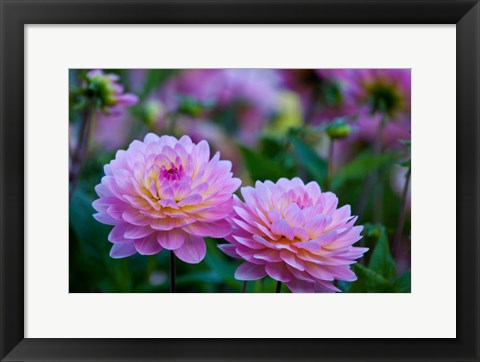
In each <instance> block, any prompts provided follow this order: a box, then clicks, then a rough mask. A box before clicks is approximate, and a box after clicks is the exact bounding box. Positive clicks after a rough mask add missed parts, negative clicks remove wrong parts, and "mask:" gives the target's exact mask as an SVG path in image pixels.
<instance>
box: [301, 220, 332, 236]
mask: <svg viewBox="0 0 480 362" xmlns="http://www.w3.org/2000/svg"><path fill="white" fill-rule="evenodd" d="M326 226H327V219H326V218H325V216H323V215H317V216H314V217H313V218H311V219H307V222H306V223H305V229H306V230H307V232H308V233H309V234H310V236H312V237H315V236H318V235H320V234H321V233H322V232H323V231H324V230H325V227H326Z"/></svg>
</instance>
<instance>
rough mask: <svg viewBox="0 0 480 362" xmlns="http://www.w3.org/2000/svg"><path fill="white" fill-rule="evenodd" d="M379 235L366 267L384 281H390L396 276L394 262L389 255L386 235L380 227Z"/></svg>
mask: <svg viewBox="0 0 480 362" xmlns="http://www.w3.org/2000/svg"><path fill="white" fill-rule="evenodd" d="M379 230H380V235H379V237H378V239H377V243H376V245H375V248H374V249H373V252H372V255H371V257H370V263H369V265H368V267H369V268H370V269H371V270H373V271H374V272H377V273H378V274H380V275H381V276H382V277H384V278H385V279H386V280H392V279H393V278H394V277H395V275H396V273H397V272H396V267H395V261H394V260H393V257H392V254H391V253H390V246H389V244H388V238H387V233H386V231H385V228H384V227H383V226H382V227H380V228H379Z"/></svg>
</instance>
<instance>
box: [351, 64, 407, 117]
mask: <svg viewBox="0 0 480 362" xmlns="http://www.w3.org/2000/svg"><path fill="white" fill-rule="evenodd" d="M347 74H348V76H347V77H348V78H349V79H348V80H349V83H348V90H347V92H348V96H349V97H351V98H352V99H353V100H354V101H355V103H356V104H358V105H360V106H361V105H364V106H367V108H368V110H369V112H370V113H372V114H374V113H377V112H379V113H385V114H387V115H388V116H389V117H390V118H397V117H398V116H399V115H401V114H403V113H409V112H410V92H411V90H410V88H411V79H410V69H352V70H351V71H350V72H349V73H347Z"/></svg>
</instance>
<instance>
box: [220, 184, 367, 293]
mask: <svg viewBox="0 0 480 362" xmlns="http://www.w3.org/2000/svg"><path fill="white" fill-rule="evenodd" d="M241 192H242V195H243V197H244V199H245V202H242V201H240V199H238V198H237V197H234V198H235V205H234V209H235V213H236V215H234V216H233V217H232V223H233V224H234V230H233V232H232V234H231V235H230V236H229V237H227V240H228V241H230V242H231V244H223V245H220V248H221V249H222V250H223V251H224V252H225V253H226V254H228V255H230V256H232V257H235V258H240V259H244V260H245V262H244V263H243V264H241V265H240V266H239V267H238V269H237V271H236V272H235V278H237V279H239V280H256V279H260V278H263V277H264V276H266V275H269V276H270V277H272V278H273V279H275V280H277V281H280V282H284V283H286V285H287V286H288V288H289V289H290V290H291V291H293V292H305V293H312V292H335V291H339V289H337V288H336V287H335V286H334V285H333V283H332V282H333V280H345V281H354V280H356V276H355V274H354V273H353V272H352V270H351V269H350V265H351V264H354V263H355V260H356V259H358V258H360V257H361V256H362V255H363V253H365V252H366V251H367V250H368V249H367V248H358V247H353V246H352V245H353V244H354V243H356V242H357V241H358V240H360V239H361V236H360V232H361V231H362V228H363V227H362V226H354V223H355V221H356V220H357V217H353V216H351V215H350V206H348V205H346V206H343V207H341V208H337V204H338V199H337V197H336V196H335V195H334V194H333V193H331V192H323V193H322V192H321V191H320V187H319V186H318V184H317V183H316V182H310V183H308V184H307V185H305V184H304V183H303V181H302V180H300V179H299V178H294V179H293V180H287V179H280V180H279V181H278V182H277V183H275V184H274V183H273V182H271V181H266V182H264V183H263V182H258V181H257V183H256V184H255V188H252V187H243V188H242V189H241Z"/></svg>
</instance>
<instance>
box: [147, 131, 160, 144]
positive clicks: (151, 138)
mask: <svg viewBox="0 0 480 362" xmlns="http://www.w3.org/2000/svg"><path fill="white" fill-rule="evenodd" d="M159 139H160V137H158V136H157V135H156V134H154V133H147V135H146V136H145V138H144V139H143V142H144V143H147V144H148V143H151V142H158V140H159Z"/></svg>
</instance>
